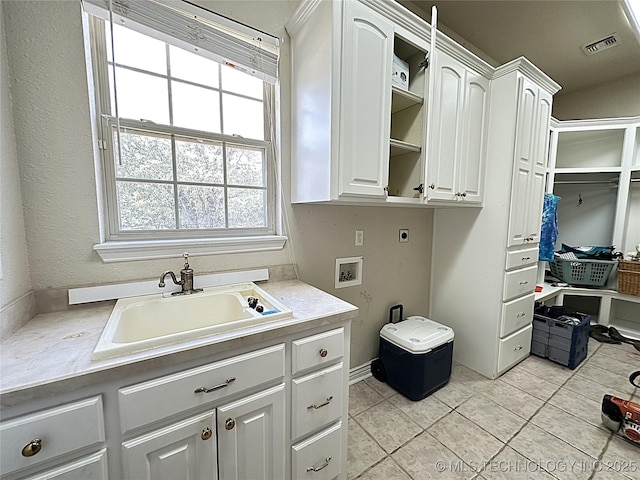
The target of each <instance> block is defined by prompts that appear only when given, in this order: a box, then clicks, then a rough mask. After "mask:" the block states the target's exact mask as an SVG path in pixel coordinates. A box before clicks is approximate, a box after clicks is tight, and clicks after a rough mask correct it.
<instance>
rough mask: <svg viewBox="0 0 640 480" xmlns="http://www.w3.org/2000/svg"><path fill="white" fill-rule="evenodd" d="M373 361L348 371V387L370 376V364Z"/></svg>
mask: <svg viewBox="0 0 640 480" xmlns="http://www.w3.org/2000/svg"><path fill="white" fill-rule="evenodd" d="M373 360H375V359H373ZM373 360H370V361H368V362H366V363H363V364H362V365H360V366H359V367H354V368H352V369H350V370H349V385H353V384H354V383H357V382H359V381H361V380H364V379H365V378H368V377H370V376H371V362H372V361H373Z"/></svg>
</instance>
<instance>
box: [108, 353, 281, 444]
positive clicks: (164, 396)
mask: <svg viewBox="0 0 640 480" xmlns="http://www.w3.org/2000/svg"><path fill="white" fill-rule="evenodd" d="M283 376H284V344H280V345H275V346H273V347H269V348H265V349H263V350H257V351H255V352H250V353H246V354H244V355H238V356H236V357H232V358H228V359H226V360H222V361H220V362H216V363H211V364H209V365H204V366H202V367H198V368H193V369H191V370H185V371H184V372H179V373H175V374H173V375H167V376H165V377H160V378H157V379H155V380H151V381H148V382H144V383H139V384H137V385H133V386H131V387H127V388H122V389H120V390H119V398H120V425H121V427H122V432H123V433H124V432H127V431H129V430H133V429H134V428H138V427H141V426H143V425H146V424H148V423H151V422H154V421H156V420H160V419H162V418H166V417H169V416H172V415H176V414H179V413H180V412H182V411H185V410H188V409H190V408H194V407H198V406H200V405H205V404H207V403H210V402H211V401H213V400H217V399H221V398H224V397H226V396H228V395H233V394H235V393H238V392H242V391H243V390H246V389H249V388H252V387H255V386H257V385H261V384H265V383H268V382H271V381H273V380H276V379H280V378H282V377H283ZM159 399H161V401H159Z"/></svg>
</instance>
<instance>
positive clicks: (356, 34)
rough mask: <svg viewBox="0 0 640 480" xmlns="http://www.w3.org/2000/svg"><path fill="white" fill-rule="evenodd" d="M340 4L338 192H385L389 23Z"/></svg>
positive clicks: (358, 7) (390, 50)
mask: <svg viewBox="0 0 640 480" xmlns="http://www.w3.org/2000/svg"><path fill="white" fill-rule="evenodd" d="M344 4H345V20H344V22H345V29H344V39H343V44H342V48H343V58H342V84H341V88H342V92H341V96H340V105H341V117H340V118H341V123H340V127H341V128H340V131H339V132H336V135H339V137H340V169H339V173H340V191H339V194H340V195H345V194H346V195H358V196H371V197H384V196H385V195H386V192H385V187H386V186H387V183H388V179H389V135H390V131H391V65H392V61H393V26H392V25H391V23H389V22H388V21H387V20H386V19H384V18H383V17H382V16H380V15H378V14H376V13H375V12H373V11H371V10H370V9H369V8H368V7H366V6H365V5H362V4H361V3H360V2H356V1H348V2H344Z"/></svg>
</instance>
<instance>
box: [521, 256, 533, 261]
mask: <svg viewBox="0 0 640 480" xmlns="http://www.w3.org/2000/svg"><path fill="white" fill-rule="evenodd" d="M525 260H531V257H522V261H525Z"/></svg>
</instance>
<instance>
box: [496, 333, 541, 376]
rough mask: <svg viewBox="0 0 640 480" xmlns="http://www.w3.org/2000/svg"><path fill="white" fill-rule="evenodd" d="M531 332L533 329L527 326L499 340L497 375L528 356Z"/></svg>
mask: <svg viewBox="0 0 640 480" xmlns="http://www.w3.org/2000/svg"><path fill="white" fill-rule="evenodd" d="M532 330H533V327H532V326H531V325H528V326H526V327H524V328H523V329H522V330H519V331H517V332H516V333H513V334H511V335H509V336H508V337H506V338H503V339H502V340H500V346H499V347H498V373H502V372H504V371H505V370H506V369H508V368H510V367H512V366H513V365H515V364H516V363H518V362H519V361H521V360H523V359H524V358H526V357H528V356H529V352H530V351H531V332H532Z"/></svg>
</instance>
